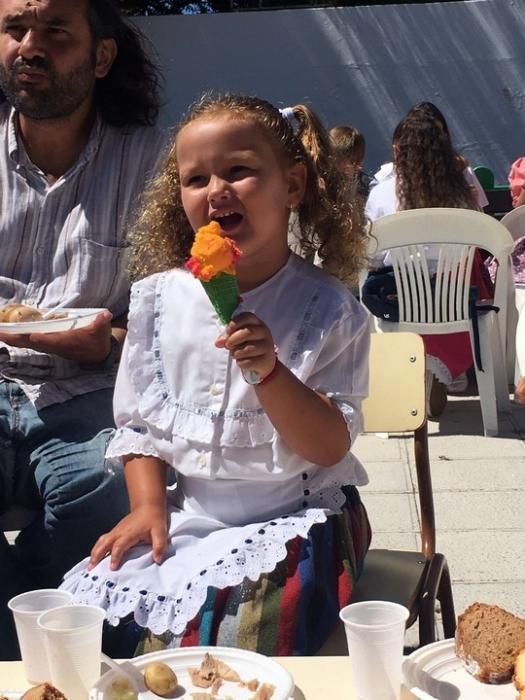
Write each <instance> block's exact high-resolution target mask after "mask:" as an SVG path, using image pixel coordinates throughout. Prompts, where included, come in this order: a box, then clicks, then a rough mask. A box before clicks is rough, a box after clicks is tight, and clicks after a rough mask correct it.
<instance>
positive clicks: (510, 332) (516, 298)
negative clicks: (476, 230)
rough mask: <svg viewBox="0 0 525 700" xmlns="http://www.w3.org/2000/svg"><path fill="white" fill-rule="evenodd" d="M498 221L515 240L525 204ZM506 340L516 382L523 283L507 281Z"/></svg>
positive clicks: (521, 357) (523, 321)
mask: <svg viewBox="0 0 525 700" xmlns="http://www.w3.org/2000/svg"><path fill="white" fill-rule="evenodd" d="M500 223H501V224H503V226H505V228H506V229H507V231H509V233H510V235H511V236H512V238H513V239H514V240H515V241H516V240H517V239H518V238H521V236H525V204H523V205H522V206H521V207H517V208H516V209H513V210H512V211H509V212H508V214H505V216H504V217H503V218H502V219H501V221H500ZM507 342H508V345H507V365H508V367H509V374H510V377H511V380H513V381H514V382H517V381H518V379H519V378H520V377H521V376H523V375H524V374H525V348H524V347H522V346H523V344H524V343H525V284H514V283H512V284H511V283H509V309H508V319H507Z"/></svg>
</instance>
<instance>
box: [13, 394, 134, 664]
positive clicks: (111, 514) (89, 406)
mask: <svg viewBox="0 0 525 700" xmlns="http://www.w3.org/2000/svg"><path fill="white" fill-rule="evenodd" d="M112 398H113V390H112V389H103V390H100V391H94V392H91V393H89V394H84V395H83V396H78V397H75V398H73V399H70V400H69V401H67V402H65V403H61V404H55V405H53V406H49V407H47V408H45V409H42V410H40V411H37V410H36V408H35V406H34V405H33V404H32V403H31V402H30V401H29V399H28V398H27V397H26V395H25V394H24V392H23V391H22V390H21V389H20V387H19V386H18V385H17V384H16V383H15V382H11V381H0V512H2V511H4V510H7V509H8V508H9V507H10V506H11V505H13V504H17V505H23V506H26V507H30V508H35V509H37V510H38V516H37V518H36V519H35V520H34V521H33V522H32V523H31V524H30V525H29V526H28V527H26V528H25V529H24V530H22V531H21V532H20V534H19V535H18V537H17V540H16V542H15V545H14V547H10V548H9V547H5V546H0V572H1V574H0V629H1V628H2V624H1V622H2V613H3V611H4V610H5V607H4V606H5V602H6V601H7V596H8V595H9V596H11V595H14V594H15V593H16V592H22V591H23V590H24V589H25V590H27V589H28V588H47V587H56V586H57V585H58V584H59V583H60V581H61V579H62V576H63V575H64V573H65V572H66V571H68V570H69V569H70V568H71V567H72V566H73V565H74V564H76V563H77V562H78V561H79V560H80V559H82V558H83V557H85V556H87V555H88V554H89V551H90V549H91V547H92V546H93V545H94V543H95V541H96V540H97V538H98V537H99V536H100V535H101V534H102V533H104V532H107V531H108V530H110V529H111V528H112V527H113V526H114V525H115V524H116V523H117V522H118V521H119V520H120V519H121V518H122V517H124V515H126V513H127V512H128V511H129V505H128V496H127V491H126V485H125V482H124V476H123V471H122V469H121V468H119V467H114V472H113V473H111V470H108V469H107V468H106V464H105V459H104V453H105V450H106V445H107V442H108V440H109V438H110V437H111V435H112V432H113V428H114V422H113V408H112ZM4 545H5V543H4ZM6 578H7V579H8V580H9V581H10V585H9V590H7V587H6V586H5V585H4V584H3V583H2V579H3V580H4V581H5V579H6ZM15 581H18V582H19V583H18V585H17V586H15V584H14V582H15ZM14 588H16V590H14ZM1 636H2V635H1V634H0V637H1ZM6 654H9V652H5V653H4V658H5V655H6ZM0 658H2V645H1V643H0Z"/></svg>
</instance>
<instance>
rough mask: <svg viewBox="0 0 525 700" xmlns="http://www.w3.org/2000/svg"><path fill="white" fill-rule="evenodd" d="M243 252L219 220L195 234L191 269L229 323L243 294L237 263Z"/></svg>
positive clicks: (189, 263)
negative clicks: (222, 229)
mask: <svg viewBox="0 0 525 700" xmlns="http://www.w3.org/2000/svg"><path fill="white" fill-rule="evenodd" d="M240 256H241V251H240V250H239V249H238V248H237V246H236V245H235V243H234V242H233V241H232V240H231V239H230V238H227V237H226V236H223V235H222V234H221V227H220V226H219V224H218V223H217V222H216V221H212V222H211V223H209V224H208V225H207V226H201V228H200V229H199V230H198V231H197V233H196V234H195V241H194V242H193V245H192V247H191V257H190V259H189V260H188V261H187V263H186V267H187V269H188V270H189V271H190V272H191V273H192V274H193V276H194V277H196V278H197V279H199V280H200V282H201V284H202V286H203V287H204V290H205V291H206V294H207V295H208V298H209V300H210V301H211V303H212V304H213V308H214V309H215V311H216V312H217V315H218V317H219V319H220V320H221V322H222V323H223V324H224V325H226V324H227V323H228V322H229V321H230V320H231V317H232V316H233V312H234V311H235V309H236V308H237V306H238V305H239V301H240V294H239V285H238V283H237V275H236V272H235V262H236V261H237V260H238V259H239V257H240Z"/></svg>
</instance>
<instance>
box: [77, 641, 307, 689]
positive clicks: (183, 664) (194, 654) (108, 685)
mask: <svg viewBox="0 0 525 700" xmlns="http://www.w3.org/2000/svg"><path fill="white" fill-rule="evenodd" d="M206 652H208V653H209V654H211V655H212V656H214V657H215V658H216V659H220V660H221V661H224V663H226V664H228V666H230V667H231V668H232V669H233V670H234V671H237V673H238V674H239V675H240V677H241V679H242V680H243V681H250V680H252V679H253V678H257V680H258V681H259V682H260V683H261V684H262V683H271V685H273V686H275V690H274V692H273V695H272V698H271V700H290V698H291V697H293V693H294V688H295V685H294V682H293V678H292V676H291V675H290V674H289V673H288V671H287V670H286V669H284V668H283V667H282V666H281V665H280V664H278V663H277V662H276V661H274V660H273V659H270V658H268V657H267V656H262V654H256V653H255V652H253V651H245V650H244V649H233V648H230V647H184V648H182V649H167V650H165V651H156V652H153V653H151V654H144V656H137V657H135V658H134V659H130V663H132V664H133V665H134V666H135V667H136V668H138V669H139V670H141V671H142V670H144V668H145V667H146V666H147V665H148V664H149V663H151V662H152V661H162V662H163V663H165V664H167V665H168V666H170V667H171V668H172V669H173V670H174V671H175V673H176V674H177V679H178V681H179V685H178V687H177V689H176V690H175V691H174V692H173V693H172V694H171V695H170V696H169V697H170V698H176V699H177V700H191V698H192V695H191V694H192V693H198V692H201V693H209V692H210V689H209V688H198V687H197V686H194V685H193V684H192V683H191V680H190V676H189V673H188V667H190V666H191V667H199V666H200V665H201V663H202V660H203V659H204V654H205V653H206ZM117 678H122V674H120V673H119V672H118V671H116V670H111V671H108V672H107V673H105V674H104V675H103V676H102V677H101V678H100V679H99V680H98V681H97V683H96V684H95V686H94V687H93V688H92V690H91V692H90V695H89V699H90V700H113V697H114V694H113V692H112V684H113V683H114V682H115V681H116V680H117ZM254 695H255V692H254V691H253V690H248V689H247V688H242V687H240V686H239V684H238V683H231V682H229V681H224V684H223V685H222V686H221V688H220V691H219V696H220V697H221V698H226V697H228V698H231V699H232V700H249V698H253V696H254ZM138 697H139V700H158V698H159V696H158V695H155V694H154V693H152V692H150V691H148V690H145V689H144V690H142V689H141V692H139V695H138Z"/></svg>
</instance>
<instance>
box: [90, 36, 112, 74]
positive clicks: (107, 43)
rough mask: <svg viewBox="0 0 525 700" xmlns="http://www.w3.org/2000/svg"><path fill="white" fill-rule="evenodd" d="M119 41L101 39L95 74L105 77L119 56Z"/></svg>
mask: <svg viewBox="0 0 525 700" xmlns="http://www.w3.org/2000/svg"><path fill="white" fill-rule="evenodd" d="M117 52H118V49H117V42H116V41H115V39H100V41H99V42H98V46H97V52H96V60H95V76H96V77H97V78H105V77H106V75H107V74H108V73H109V71H110V70H111V66H112V65H113V62H114V61H115V58H116V57H117Z"/></svg>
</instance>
